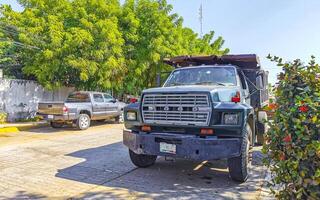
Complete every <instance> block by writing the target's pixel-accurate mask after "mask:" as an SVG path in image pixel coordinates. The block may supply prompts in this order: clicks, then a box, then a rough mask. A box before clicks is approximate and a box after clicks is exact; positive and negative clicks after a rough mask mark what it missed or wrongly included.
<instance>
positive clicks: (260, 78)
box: [256, 75, 264, 90]
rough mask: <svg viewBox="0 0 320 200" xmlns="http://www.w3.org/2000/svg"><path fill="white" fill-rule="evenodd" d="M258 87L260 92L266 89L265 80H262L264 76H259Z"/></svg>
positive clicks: (257, 79)
mask: <svg viewBox="0 0 320 200" xmlns="http://www.w3.org/2000/svg"><path fill="white" fill-rule="evenodd" d="M256 87H257V89H258V90H263V89H264V86H263V80H262V76H261V75H259V76H257V78H256Z"/></svg>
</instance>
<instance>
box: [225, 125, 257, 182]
mask: <svg viewBox="0 0 320 200" xmlns="http://www.w3.org/2000/svg"><path fill="white" fill-rule="evenodd" d="M242 134H243V139H242V144H241V154H240V156H237V157H233V158H229V159H228V168H229V174H230V176H231V178H232V179H233V180H235V181H239V182H245V181H246V180H247V178H248V166H249V164H250V155H249V151H250V135H251V134H252V130H251V128H250V126H249V124H247V125H246V127H245V128H244V130H243V131H242Z"/></svg>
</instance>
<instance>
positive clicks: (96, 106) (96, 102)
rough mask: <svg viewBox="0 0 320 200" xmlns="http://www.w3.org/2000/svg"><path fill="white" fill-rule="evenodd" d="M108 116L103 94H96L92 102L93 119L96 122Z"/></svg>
mask: <svg viewBox="0 0 320 200" xmlns="http://www.w3.org/2000/svg"><path fill="white" fill-rule="evenodd" d="M105 115H106V104H105V102H104V99H103V96H102V94H99V93H94V94H93V102H92V116H93V117H92V118H93V119H94V120H97V119H103V118H104V117H105Z"/></svg>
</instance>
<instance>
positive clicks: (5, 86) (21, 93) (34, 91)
mask: <svg viewBox="0 0 320 200" xmlns="http://www.w3.org/2000/svg"><path fill="white" fill-rule="evenodd" d="M71 91H74V89H73V88H66V87H65V88H61V89H59V90H55V91H48V90H46V89H44V88H43V87H42V86H40V85H39V84H38V83H37V82H35V81H28V80H14V79H0V110H3V111H5V112H6V113H8V120H9V121H14V120H15V119H19V118H28V117H33V116H34V115H35V113H36V112H37V108H38V102H40V101H64V100H65V98H66V96H67V95H68V93H69V92H71Z"/></svg>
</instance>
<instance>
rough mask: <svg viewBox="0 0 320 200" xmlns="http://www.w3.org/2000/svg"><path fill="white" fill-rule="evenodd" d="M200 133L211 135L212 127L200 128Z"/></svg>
mask: <svg viewBox="0 0 320 200" xmlns="http://www.w3.org/2000/svg"><path fill="white" fill-rule="evenodd" d="M200 134H201V135H213V129H210V128H202V129H200Z"/></svg>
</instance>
